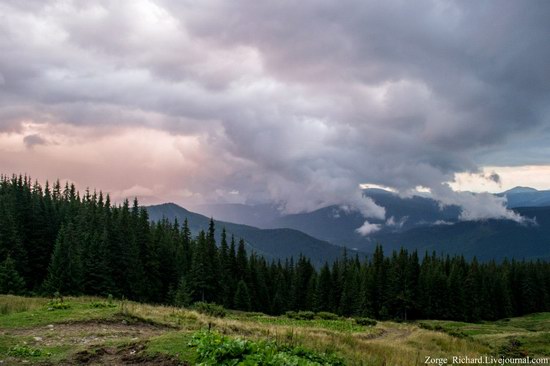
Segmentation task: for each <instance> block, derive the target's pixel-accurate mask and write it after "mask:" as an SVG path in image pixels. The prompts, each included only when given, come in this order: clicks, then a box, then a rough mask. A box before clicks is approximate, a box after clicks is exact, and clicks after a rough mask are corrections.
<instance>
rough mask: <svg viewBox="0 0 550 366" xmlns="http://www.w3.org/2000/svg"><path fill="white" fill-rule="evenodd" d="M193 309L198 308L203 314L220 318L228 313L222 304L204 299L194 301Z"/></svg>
mask: <svg viewBox="0 0 550 366" xmlns="http://www.w3.org/2000/svg"><path fill="white" fill-rule="evenodd" d="M193 310H196V311H198V312H199V313H201V314H206V315H210V316H216V317H218V318H223V317H224V316H225V315H226V314H227V312H226V311H225V309H224V308H223V306H220V305H217V304H210V303H207V302H203V301H198V302H196V303H194V304H193Z"/></svg>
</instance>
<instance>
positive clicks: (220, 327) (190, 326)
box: [0, 295, 550, 365]
mask: <svg viewBox="0 0 550 366" xmlns="http://www.w3.org/2000/svg"><path fill="white" fill-rule="evenodd" d="M205 329H207V330H211V331H213V332H216V334H220V335H223V336H227V337H229V338H232V339H233V338H241V339H247V340H251V341H259V342H262V341H271V342H272V344H276V345H284V346H285V347H287V346H288V347H303V348H305V349H307V350H311V351H314V352H318V353H319V354H330V355H335V356H336V357H339V358H340V359H341V360H343V362H344V363H345V364H347V365H423V364H425V359H426V356H430V357H433V358H438V357H451V356H454V355H457V356H468V357H479V356H481V355H492V356H495V357H496V356H498V355H506V356H511V355H529V356H530V357H545V356H546V357H550V313H539V314H532V315H529V316H524V317H521V318H512V319H505V320H500V321H496V322H483V323H479V324H471V323H463V322H450V321H433V320H430V321H417V322H411V323H395V322H389V321H388V322H378V323H377V324H376V325H374V326H362V325H359V324H357V323H356V322H355V321H354V320H353V319H347V318H339V319H336V320H321V319H314V320H300V319H290V318H287V317H285V316H280V317H273V316H267V315H264V314H260V313H245V312H231V311H229V312H228V313H227V315H226V316H225V317H223V318H219V317H212V316H208V315H205V314H202V313H199V312H197V311H194V310H189V309H182V308H175V307H166V306H153V305H146V304H139V303H134V302H127V301H120V300H109V299H104V298H92V297H77V298H73V297H67V298H64V299H63V300H62V301H61V300H55V301H53V302H52V300H51V299H45V298H25V297H18V296H9V295H2V296H0V361H1V362H0V364H2V365H11V364H35V365H74V364H88V365H102V364H111V365H123V364H135V365H193V364H196V363H197V362H198V360H199V358H198V352H197V347H193V346H189V343H190V342H191V341H192V339H193V336H194V335H195V334H197V333H198V332H200V331H201V330H205ZM270 344H271V343H270ZM305 364H307V363H304V365H305Z"/></svg>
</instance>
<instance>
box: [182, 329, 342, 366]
mask: <svg viewBox="0 0 550 366" xmlns="http://www.w3.org/2000/svg"><path fill="white" fill-rule="evenodd" d="M189 344H190V345H191V346H192V347H196V349H197V354H198V361H200V362H201V364H203V365H212V366H215V365H266V366H286V365H296V366H316V365H334V366H339V365H344V362H343V360H341V359H340V358H339V357H337V356H334V355H332V354H325V353H318V352H313V351H310V350H307V349H305V348H303V347H290V346H279V345H277V344H276V343H274V342H266V341H256V342H254V341H249V340H245V339H241V338H231V337H227V336H222V335H220V334H219V333H218V332H206V331H203V332H198V333H197V334H195V335H194V336H193V339H192V340H191V342H190V343H189Z"/></svg>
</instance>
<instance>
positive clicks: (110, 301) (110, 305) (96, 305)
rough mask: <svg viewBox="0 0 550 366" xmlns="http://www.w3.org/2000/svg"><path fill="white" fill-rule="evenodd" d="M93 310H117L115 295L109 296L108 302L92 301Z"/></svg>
mask: <svg viewBox="0 0 550 366" xmlns="http://www.w3.org/2000/svg"><path fill="white" fill-rule="evenodd" d="M90 307H92V308H116V307H117V305H116V304H115V303H114V301H113V295H109V297H108V298H107V301H92V302H91V303H90Z"/></svg>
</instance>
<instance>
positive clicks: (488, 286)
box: [0, 176, 550, 321]
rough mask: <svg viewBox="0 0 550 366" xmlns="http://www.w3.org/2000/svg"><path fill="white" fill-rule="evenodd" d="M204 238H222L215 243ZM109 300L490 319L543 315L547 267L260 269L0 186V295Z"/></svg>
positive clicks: (414, 259) (401, 257)
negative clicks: (107, 297)
mask: <svg viewBox="0 0 550 366" xmlns="http://www.w3.org/2000/svg"><path fill="white" fill-rule="evenodd" d="M215 230H222V236H221V238H222V239H221V242H220V243H216V240H215V235H214V234H215ZM55 292H59V293H60V294H62V295H80V294H89V295H101V296H107V295H109V294H110V295H113V296H114V297H118V298H122V297H124V298H128V299H131V300H137V301H141V302H149V303H161V304H173V305H178V306H187V305H190V304H191V303H193V302H196V301H207V302H215V303H218V304H221V305H223V306H225V307H227V308H232V309H238V310H246V311H260V312H264V313H268V314H281V313H284V312H286V311H289V310H311V311H329V312H333V313H337V314H340V315H344V316H368V317H373V318H377V319H420V318H433V319H453V320H466V321H478V320H483V319H486V320H492V319H499V318H505V317H509V316H518V315H523V314H527V313H533V312H539V311H550V264H549V263H547V262H542V261H536V262H527V261H516V260H511V261H508V260H505V261H504V262H502V263H495V262H487V263H479V262H478V261H476V260H475V259H474V260H472V261H470V262H467V261H466V260H465V259H464V258H463V257H460V256H454V257H449V256H437V255H436V254H434V253H426V254H425V253H422V254H419V253H416V252H407V251H406V250H401V251H399V252H394V253H391V254H389V255H384V253H383V250H382V247H381V246H378V247H377V248H376V250H375V252H374V254H373V255H372V256H371V257H370V258H368V259H367V260H364V261H361V260H359V258H357V257H354V258H350V257H347V256H346V255H344V256H343V257H342V258H341V259H340V260H338V261H336V262H334V263H327V264H325V265H324V266H322V267H321V268H315V267H314V266H313V265H312V264H311V262H310V261H309V260H308V259H307V258H304V257H300V258H294V259H293V258H289V259H288V260H286V261H284V262H280V261H279V262H268V261H266V260H265V259H264V258H262V257H259V256H256V255H255V254H253V253H247V252H246V250H245V244H244V241H243V239H241V238H233V237H231V238H229V237H227V235H225V231H224V229H223V228H216V227H214V222H213V220H212V221H211V223H210V227H209V228H208V230H207V231H206V232H205V231H201V232H200V233H199V234H198V235H197V236H195V237H193V236H192V234H191V232H190V230H189V228H188V225H187V222H182V223H180V222H168V221H167V220H164V221H161V222H150V220H149V217H148V215H147V211H146V209H144V208H142V207H140V206H139V205H138V202H137V200H134V202H133V203H132V204H130V203H129V202H128V201H125V202H124V203H123V204H121V205H112V204H111V202H110V199H109V196H108V195H103V194H102V193H101V192H100V193H96V192H89V191H86V192H84V193H83V194H80V193H79V192H77V191H76V189H75V187H74V185H68V184H65V185H64V186H62V185H61V184H60V183H59V182H56V183H55V184H53V185H51V186H50V185H49V184H48V183H46V184H45V185H44V186H41V185H40V184H39V183H37V182H33V181H32V180H31V178H29V177H26V176H12V177H7V176H3V177H1V179H0V293H12V294H27V295H34V294H36V295H50V296H51V295H52V294H53V293H55Z"/></svg>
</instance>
